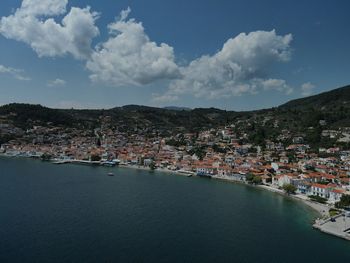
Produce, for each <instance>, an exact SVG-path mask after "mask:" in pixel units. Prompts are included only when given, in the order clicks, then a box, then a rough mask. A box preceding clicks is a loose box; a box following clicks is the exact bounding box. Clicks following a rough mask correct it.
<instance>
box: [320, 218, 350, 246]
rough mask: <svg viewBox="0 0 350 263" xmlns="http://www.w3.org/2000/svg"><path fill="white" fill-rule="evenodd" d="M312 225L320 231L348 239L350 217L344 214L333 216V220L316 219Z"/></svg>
mask: <svg viewBox="0 0 350 263" xmlns="http://www.w3.org/2000/svg"><path fill="white" fill-rule="evenodd" d="M313 227H314V228H315V229H318V230H320V231H321V232H324V233H327V234H330V235H333V236H336V237H340V238H343V239H346V240H349V241H350V217H348V216H345V214H342V215H338V216H335V217H333V221H332V220H331V218H328V219H326V220H322V219H317V220H316V222H315V224H314V225H313Z"/></svg>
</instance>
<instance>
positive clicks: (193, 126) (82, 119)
mask: <svg viewBox="0 0 350 263" xmlns="http://www.w3.org/2000/svg"><path fill="white" fill-rule="evenodd" d="M348 101H350V86H346V87H343V88H339V89H335V90H332V91H330V92H325V93H322V94H319V95H315V96H311V97H307V98H302V99H298V100H293V101H290V102H288V103H286V104H284V105H281V106H279V107H275V108H271V109H264V110H257V111H246V112H235V111H225V110H220V109H215V108H208V109H203V108H198V109H193V110H189V109H188V110H176V109H165V108H155V107H146V106H137V105H128V106H123V107H116V108H112V109H107V110H75V109H67V110H62V109H50V108H47V107H43V106H40V105H30V104H8V105H4V106H1V107H0V118H1V120H5V123H11V124H13V125H14V126H15V127H18V128H21V129H22V130H24V131H25V130H27V129H32V128H33V126H44V127H57V126H59V127H63V128H77V129H79V130H85V131H89V130H90V131H93V130H94V129H95V128H99V127H101V124H102V122H104V119H105V118H107V117H108V125H109V126H110V127H115V128H117V129H118V131H120V132H129V133H135V132H138V131H140V132H142V134H145V135H146V136H152V135H154V134H155V133H156V134H157V135H159V136H162V137H165V136H166V137H170V136H171V135H176V134H179V133H180V134H185V133H193V134H196V133H198V131H203V130H204V129H207V130H210V129H211V128H217V127H219V126H225V125H227V124H236V126H235V128H234V132H235V133H236V134H237V136H238V138H237V139H239V142H240V143H247V142H248V143H252V144H253V145H260V146H262V148H263V149H264V148H265V143H266V141H267V140H270V141H272V142H276V143H277V142H281V143H282V144H283V145H285V146H286V145H288V144H291V143H292V139H293V137H294V136H301V137H303V139H304V141H305V142H306V143H307V144H310V146H311V150H312V151H313V152H317V149H318V148H319V147H326V148H327V147H331V146H333V145H335V144H337V145H339V146H340V147H341V148H348V147H349V146H350V145H349V143H337V142H336V140H337V138H332V139H330V138H329V137H324V136H322V130H325V129H326V130H327V129H333V130H337V129H338V128H342V127H350V103H348ZM1 120H0V121H1ZM320 121H322V122H320ZM104 124H106V122H104ZM282 130H286V131H288V132H289V134H290V136H286V137H283V136H282V137H280V136H279V135H281V131H282ZM0 134H1V132H0ZM242 135H244V137H243V136H242ZM239 136H240V137H239ZM194 138H195V136H194ZM10 139H11V137H9V136H8V135H6V136H5V135H0V143H5V142H7V141H9V140H10ZM97 143H98V142H97ZM166 143H167V144H168V145H172V146H176V147H179V146H184V145H188V143H187V142H186V141H185V140H184V137H175V136H174V137H173V139H170V140H168V141H167V142H166ZM213 149H214V151H216V152H225V151H226V149H224V148H221V147H220V146H219V145H213ZM195 151H196V154H197V153H198V154H197V155H198V156H199V157H200V158H203V154H202V152H201V149H200V146H198V147H197V149H196V150H195ZM288 158H289V159H290V161H293V160H294V159H295V156H293V155H289V156H288Z"/></svg>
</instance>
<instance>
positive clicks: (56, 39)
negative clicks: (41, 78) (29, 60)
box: [0, 0, 99, 59]
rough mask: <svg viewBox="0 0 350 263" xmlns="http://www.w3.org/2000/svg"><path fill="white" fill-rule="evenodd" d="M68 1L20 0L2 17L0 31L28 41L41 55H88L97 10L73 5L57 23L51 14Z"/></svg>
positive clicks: (61, 9)
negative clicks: (10, 11)
mask: <svg viewBox="0 0 350 263" xmlns="http://www.w3.org/2000/svg"><path fill="white" fill-rule="evenodd" d="M67 3H68V0H23V2H22V5H21V7H20V8H18V9H17V10H16V11H15V13H14V14H13V15H10V16H8V17H2V18H1V20H0V33H1V34H2V35H3V36H5V37H6V38H9V39H14V40H17V41H22V42H24V43H26V44H28V45H30V46H31V47H32V48H33V49H34V50H35V52H36V53H37V54H38V55H39V56H40V57H43V56H47V57H55V56H63V55H66V54H71V55H73V56H74V57H75V58H77V59H87V58H88V57H89V56H90V54H91V52H92V50H91V41H92V39H93V38H94V37H96V36H97V35H98V34H99V30H98V28H97V27H96V26H95V20H96V19H97V17H98V14H97V13H96V12H91V10H90V7H86V8H83V9H81V8H76V7H73V8H72V9H71V10H70V12H69V13H68V14H67V15H66V16H65V17H64V18H63V20H62V21H61V23H57V22H56V21H55V20H54V19H53V18H52V16H58V15H62V14H64V13H66V6H67Z"/></svg>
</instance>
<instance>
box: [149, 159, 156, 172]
mask: <svg viewBox="0 0 350 263" xmlns="http://www.w3.org/2000/svg"><path fill="white" fill-rule="evenodd" d="M156 168H157V167H156V164H155V162H153V161H152V162H151V163H150V165H149V169H151V171H154V170H155V169H156Z"/></svg>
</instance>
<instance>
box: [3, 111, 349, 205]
mask: <svg viewBox="0 0 350 263" xmlns="http://www.w3.org/2000/svg"><path fill="white" fill-rule="evenodd" d="M100 123H101V125H100V127H99V128H95V129H94V130H93V131H84V130H79V129H76V128H63V127H53V126H51V127H50V126H48V127H44V126H33V127H32V128H31V129H28V130H22V129H20V128H18V127H15V126H14V125H13V124H11V123H6V118H5V117H3V119H2V122H1V123H0V134H3V135H4V134H10V135H13V136H15V139H12V140H10V141H8V142H7V143H3V144H2V145H1V148H0V152H1V153H2V154H3V155H6V156H22V157H33V158H42V159H46V160H51V161H53V162H54V163H66V162H82V163H91V164H101V165H108V166H114V165H117V164H119V165H124V166H129V167H139V168H140V167H142V168H149V169H152V170H154V169H159V170H162V171H171V172H175V173H180V174H185V175H188V176H190V175H198V176H203V177H211V178H217V179H223V180H229V181H238V182H243V183H250V184H254V185H265V186H268V187H270V188H273V189H276V190H277V189H280V190H284V191H285V192H287V193H288V194H297V195H299V196H304V197H305V198H308V199H310V200H313V201H316V202H320V203H327V204H329V205H331V206H334V205H335V204H339V203H341V202H340V201H341V199H342V196H349V195H350V177H349V176H350V150H346V149H340V148H339V147H329V148H319V149H318V153H316V152H313V151H310V146H309V144H308V142H307V141H305V139H304V138H303V137H302V136H294V137H293V136H292V134H290V132H288V130H282V131H281V133H280V134H279V135H278V136H277V138H276V140H275V141H271V140H264V141H263V143H262V144H261V145H256V144H254V143H253V142H250V141H249V138H248V137H247V134H246V133H245V131H244V130H242V129H241V128H240V127H244V125H242V124H241V123H235V124H230V125H225V126H222V127H218V128H216V129H214V128H212V129H209V130H203V131H201V132H197V133H177V134H174V135H171V136H169V137H160V136H159V132H158V131H157V130H156V129H153V130H151V131H150V130H147V131H145V130H142V129H137V128H135V129H134V130H133V131H132V132H130V131H127V132H122V131H119V130H118V129H116V130H115V129H113V128H112V127H111V125H110V123H111V120H110V117H109V116H103V117H101V118H100ZM320 123H321V125H323V121H320ZM275 125H278V124H276V123H275ZM349 134H350V133H348V130H347V129H344V130H343V131H339V130H326V129H324V130H323V131H322V136H324V137H339V140H340V141H347V140H349ZM286 140H288V141H290V142H291V144H288V145H285V144H284V143H283V142H284V141H286ZM338 207H339V208H340V206H339V205H338Z"/></svg>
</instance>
